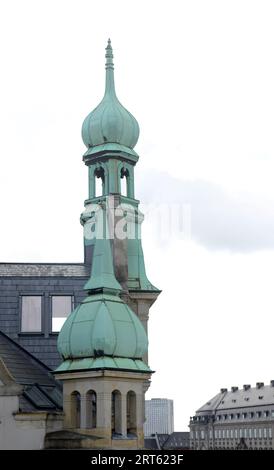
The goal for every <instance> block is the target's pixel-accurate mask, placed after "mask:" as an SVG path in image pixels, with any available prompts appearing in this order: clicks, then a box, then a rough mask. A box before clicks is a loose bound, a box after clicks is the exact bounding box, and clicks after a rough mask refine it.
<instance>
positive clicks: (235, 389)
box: [231, 387, 239, 393]
mask: <svg viewBox="0 0 274 470" xmlns="http://www.w3.org/2000/svg"><path fill="white" fill-rule="evenodd" d="M237 390H239V387H231V391H232V392H233V393H234V392H237Z"/></svg>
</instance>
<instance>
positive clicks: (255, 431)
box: [254, 428, 257, 439]
mask: <svg viewBox="0 0 274 470" xmlns="http://www.w3.org/2000/svg"><path fill="white" fill-rule="evenodd" d="M254 438H255V439H257V428H254Z"/></svg>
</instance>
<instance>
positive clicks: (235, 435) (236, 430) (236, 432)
mask: <svg viewBox="0 0 274 470" xmlns="http://www.w3.org/2000/svg"><path fill="white" fill-rule="evenodd" d="M234 437H235V439H238V429H235V431H234Z"/></svg>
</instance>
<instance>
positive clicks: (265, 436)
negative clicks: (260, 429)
mask: <svg viewBox="0 0 274 470" xmlns="http://www.w3.org/2000/svg"><path fill="white" fill-rule="evenodd" d="M264 438H265V439H266V438H267V429H266V428H264Z"/></svg>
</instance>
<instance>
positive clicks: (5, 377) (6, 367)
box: [0, 332, 62, 412]
mask: <svg viewBox="0 0 274 470" xmlns="http://www.w3.org/2000/svg"><path fill="white" fill-rule="evenodd" d="M0 380H1V382H2V383H3V384H4V386H5V385H12V384H17V385H20V386H21V392H20V398H19V403H20V411H27V412H28V411H37V410H45V411H46V410H51V411H53V410H55V411H60V410H61V409H62V389H61V386H60V384H59V383H58V382H57V381H56V380H55V379H54V377H53V376H52V374H51V371H50V369H49V368H48V367H47V366H45V365H44V364H43V363H42V362H40V361H39V360H38V359H36V358H35V357H34V356H32V354H30V353H29V352H27V351H26V350H25V349H24V348H22V347H21V346H19V344H17V343H16V342H15V341H13V340H12V339H11V338H9V337H8V336H6V335H5V334H4V333H2V332H0Z"/></svg>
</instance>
